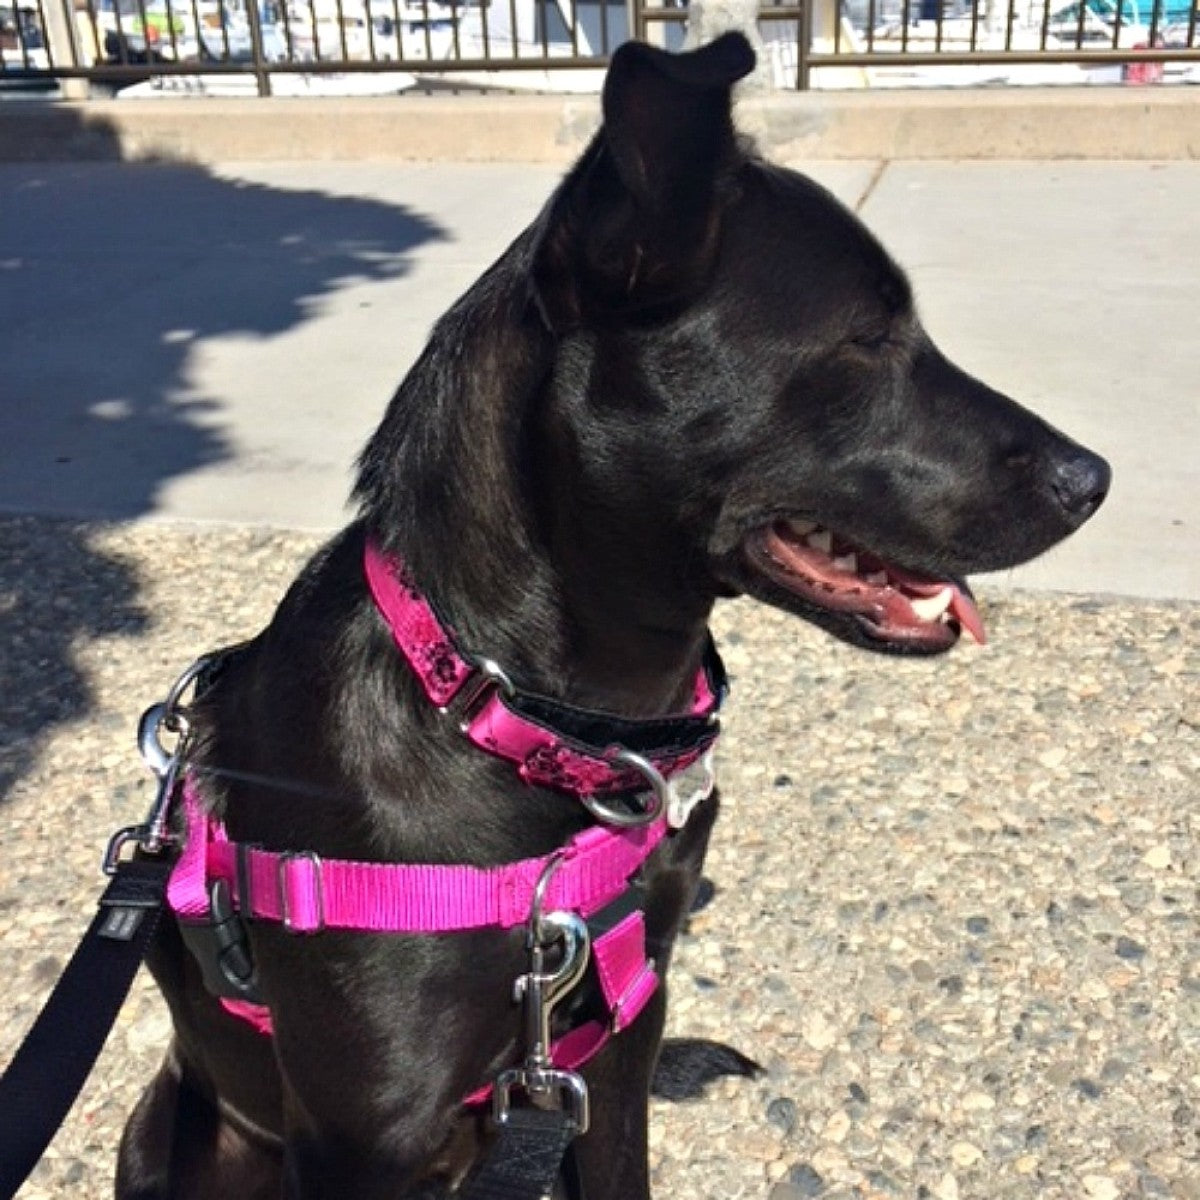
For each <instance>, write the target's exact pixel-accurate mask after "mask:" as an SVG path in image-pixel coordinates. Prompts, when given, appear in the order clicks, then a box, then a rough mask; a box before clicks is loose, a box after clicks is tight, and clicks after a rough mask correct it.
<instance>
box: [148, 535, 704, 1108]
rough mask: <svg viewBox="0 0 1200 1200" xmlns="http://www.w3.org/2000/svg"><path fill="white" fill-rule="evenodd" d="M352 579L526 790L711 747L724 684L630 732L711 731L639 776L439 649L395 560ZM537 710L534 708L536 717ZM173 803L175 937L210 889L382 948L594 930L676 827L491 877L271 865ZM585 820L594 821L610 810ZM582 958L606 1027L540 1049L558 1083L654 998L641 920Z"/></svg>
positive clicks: (593, 788) (578, 787)
mask: <svg viewBox="0 0 1200 1200" xmlns="http://www.w3.org/2000/svg"><path fill="white" fill-rule="evenodd" d="M365 570H366V576H367V580H368V583H369V586H370V589H371V592H372V595H373V596H374V598H375V602H376V605H377V606H378V608H379V611H380V612H381V614H382V615H383V616H384V618H385V620H386V621H387V623H388V625H389V627H390V628H391V631H392V635H393V637H394V639H395V641H396V644H397V646H398V647H399V648H400V650H401V652H402V653H403V655H404V657H405V659H406V660H407V661H408V663H409V664H410V666H411V667H412V669H413V671H414V672H415V673H416V675H417V676H418V678H419V679H420V680H421V683H422V685H423V687H424V690H425V692H426V694H427V695H428V697H429V699H430V700H431V701H432V702H433V703H434V704H436V705H437V706H438V707H439V708H440V709H442V710H448V709H449V708H450V706H452V705H453V706H454V707H455V708H456V710H457V711H458V713H459V714H460V718H461V728H462V730H463V732H464V733H465V734H466V736H467V737H468V738H469V739H470V740H471V741H472V742H473V743H474V744H475V745H477V746H479V747H480V748H482V749H484V750H487V751H488V752H489V753H492V754H496V755H498V756H500V757H502V758H505V759H508V760H509V761H511V762H513V763H514V764H516V767H517V771H518V773H519V774H520V776H521V778H522V779H524V780H525V781H526V782H528V783H530V784H537V785H542V786H550V787H555V788H558V789H560V790H567V791H573V792H575V793H576V794H577V795H578V796H579V797H580V798H581V799H583V800H584V801H585V802H587V801H588V800H589V799H591V798H592V797H594V796H596V795H598V794H603V795H611V794H613V793H617V792H628V791H630V790H632V789H636V788H639V787H642V788H644V787H645V785H646V781H647V771H648V770H649V771H650V772H652V773H655V772H656V773H660V774H661V777H662V779H670V777H671V776H672V775H674V774H676V773H678V772H681V771H683V770H685V769H686V768H687V767H689V766H690V765H691V764H693V763H695V762H696V761H697V760H698V759H700V758H701V757H702V756H703V755H704V754H705V753H707V751H708V750H709V749H710V747H711V745H712V743H713V741H715V738H716V735H717V726H716V722H715V719H713V718H714V714H715V712H716V709H717V708H718V706H719V703H720V699H721V691H722V685H721V683H720V682H714V681H713V680H710V678H709V675H708V673H707V672H706V671H704V670H702V671H701V672H700V673H699V675H698V677H697V680H696V684H695V688H694V691H695V699H694V704H693V708H692V712H691V713H689V714H687V716H686V717H684V718H674V719H669V720H667V721H665V722H646V723H641V724H644V725H648V726H652V727H653V729H652V732H654V733H657V732H660V731H664V730H670V729H671V727H672V724H673V722H674V723H675V724H676V725H677V724H678V723H679V722H680V721H694V720H695V719H696V718H700V719H701V720H702V721H703V722H704V723H705V725H706V726H707V727H708V729H709V730H710V731H711V732H710V733H706V734H704V735H703V736H701V737H700V738H699V739H698V740H697V742H696V744H693V745H688V746H678V745H676V746H672V747H668V748H667V749H665V750H657V751H656V750H648V751H647V753H646V754H645V756H644V757H643V756H639V755H634V756H630V757H631V758H632V760H633V761H635V762H636V763H637V764H638V765H636V766H629V765H627V762H628V761H629V760H628V759H624V760H623V759H621V758H618V757H617V756H616V755H614V754H613V753H611V752H610V751H609V750H607V749H597V748H595V747H590V746H587V745H585V744H583V743H581V742H578V741H575V740H566V739H564V738H563V737H562V736H561V735H560V734H559V733H558V732H556V731H555V730H554V729H552V728H550V727H548V726H547V725H545V724H543V723H541V722H539V721H538V720H536V719H534V718H533V717H532V716H530V715H528V714H527V713H525V712H523V711H521V705H522V697H521V695H520V694H519V693H517V692H516V689H515V688H513V687H512V686H511V684H509V682H508V680H507V677H506V676H504V674H503V672H502V671H501V670H500V669H499V668H497V667H495V665H494V664H490V663H482V664H481V665H478V666H477V665H475V664H474V663H473V662H472V661H471V660H470V659H468V658H467V657H466V656H464V655H462V654H461V653H460V652H459V651H458V649H457V648H456V645H455V642H454V639H453V636H452V635H451V634H450V633H449V632H448V631H447V630H446V628H445V627H444V626H443V625H442V623H441V622H440V621H439V620H438V618H437V616H436V615H435V613H434V611H433V609H432V607H431V606H430V604H429V603H428V601H426V600H425V599H424V597H422V596H421V595H420V593H419V592H418V591H417V590H416V588H415V587H414V586H413V585H412V583H411V581H410V580H409V579H408V577H407V575H406V573H405V571H404V568H403V566H402V565H401V564H400V563H399V562H397V561H395V560H387V559H385V558H384V557H383V556H382V555H381V554H380V553H379V552H378V551H376V550H375V548H374V547H373V546H372V545H371V544H370V543H368V546H367V550H366V555H365ZM541 703H543V702H541V701H538V700H537V698H534V702H533V704H532V708H533V711H534V712H535V713H536V712H537V710H538V705H539V704H541ZM545 703H548V702H545ZM630 724H632V723H630ZM651 777H652V778H653V775H652V776H651ZM182 798H183V811H184V817H185V822H186V836H185V840H184V844H183V849H182V852H181V854H180V857H179V860H178V862H177V864H176V866H175V868H174V870H173V873H172V875H171V879H170V883H169V885H168V891H167V896H168V901H169V903H170V905H171V907H172V909H173V910H174V911H175V913H176V914H177V915H178V916H179V918H180V919H181V921H182V922H184V923H185V925H186V924H187V923H189V922H194V923H201V922H204V921H206V920H208V919H209V917H210V914H211V911H212V900H211V896H212V891H211V889H212V888H213V885H214V884H215V883H217V882H218V881H220V882H221V883H223V884H224V886H225V887H226V888H227V889H228V892H229V895H230V896H231V897H232V900H233V903H234V905H235V907H236V910H237V912H238V913H239V914H240V916H241V917H242V918H243V919H255V920H267V921H277V922H280V923H281V924H282V925H283V926H284V928H285V929H287V930H288V931H289V932H291V933H294V934H297V935H302V934H316V933H319V932H320V931H321V930H323V929H342V930H354V931H358V932H364V933H365V932H372V933H393V934H446V933H452V932H455V931H460V930H468V929H483V928H494V929H513V928H515V927H517V926H521V925H526V924H528V923H529V922H530V920H531V918H532V917H533V915H534V914H535V911H540V909H541V908H543V907H544V908H545V909H546V910H550V909H553V910H556V911H564V912H569V913H575V914H578V915H579V916H581V917H582V918H584V919H586V918H589V917H593V916H594V915H595V914H596V913H598V912H599V911H600V910H601V909H603V908H605V907H606V906H607V905H609V904H611V903H612V902H613V901H614V900H616V899H617V898H618V897H620V896H621V895H622V894H623V893H624V892H625V891H626V890H627V889H628V888H629V886H630V880H631V879H632V877H633V876H634V875H635V874H636V873H637V871H638V870H639V868H640V867H641V866H642V864H643V863H644V862H645V861H646V859H647V858H649V856H650V855H651V853H653V851H654V849H655V848H656V847H657V846H658V845H659V844H660V843H661V842H662V840H663V838H664V837H666V836H667V835H668V833H669V831H670V827H671V825H672V824H678V823H680V822H679V821H678V820H677V819H673V818H672V813H669V812H668V811H666V809H665V807H663V808H660V810H659V811H657V812H656V815H655V816H654V817H653V819H652V820H649V821H644V822H640V823H637V824H625V825H616V826H615V827H611V828H610V827H605V826H603V825H596V826H591V827H589V828H587V829H585V830H584V831H583V832H582V833H579V834H577V835H576V836H575V837H573V838H572V839H571V840H570V841H569V842H567V844H566V845H565V846H564V847H562V848H561V849H560V850H558V851H556V852H555V853H554V854H551V855H548V856H546V857H544V858H533V859H525V860H522V861H519V862H514V863H508V864H506V865H504V866H499V867H490V868H480V867H470V866H446V865H422V864H407V863H369V862H354V861H347V860H337V859H322V858H320V857H319V856H318V855H316V854H314V853H311V852H295V851H286V852H282V853H277V852H273V851H268V850H263V849H260V848H259V847H257V846H250V845H244V844H239V843H236V842H233V841H231V840H230V839H229V837H228V834H227V832H226V830H225V827H224V824H223V823H222V822H221V821H219V820H217V819H216V818H214V817H213V816H212V815H211V814H209V813H207V812H206V811H205V807H204V804H203V802H202V800H201V798H200V796H199V794H198V792H197V789H196V785H195V780H194V778H192V777H187V778H186V779H185V781H184V784H183V787H182ZM695 798H696V797H693V798H692V799H693V800H694V799H695ZM593 811H597V810H593ZM599 811H600V812H601V815H603V813H605V812H607V811H608V810H607V809H602V810H599ZM677 815H678V814H675V816H676V817H677ZM684 817H685V818H686V813H684ZM539 885H541V887H542V888H543V894H541V895H538V891H539ZM591 956H592V961H593V962H594V964H595V968H596V977H597V979H598V981H599V987H600V991H601V993H602V995H603V998H604V1003H605V1007H606V1009H607V1011H608V1013H609V1019H608V1021H607V1022H606V1023H602V1022H600V1021H593V1022H589V1023H587V1024H585V1025H582V1026H580V1027H578V1028H575V1029H572V1030H571V1031H570V1032H569V1033H567V1034H566V1035H565V1036H563V1037H561V1038H559V1039H558V1040H557V1041H555V1042H554V1044H553V1046H552V1048H551V1051H550V1059H551V1061H552V1062H553V1064H554V1065H555V1066H556V1067H561V1068H563V1069H567V1070H569V1069H572V1068H575V1067H578V1066H581V1065H582V1064H583V1063H585V1062H587V1061H588V1060H589V1059H590V1058H592V1057H593V1056H594V1055H595V1054H596V1053H597V1052H598V1051H599V1050H600V1048H601V1047H602V1046H603V1045H604V1044H605V1043H606V1042H607V1040H608V1038H609V1037H610V1035H611V1034H613V1033H616V1032H619V1031H620V1030H622V1029H624V1028H626V1027H627V1026H628V1025H629V1024H631V1023H632V1022H633V1021H634V1020H635V1019H636V1018H637V1016H638V1014H639V1013H640V1012H641V1011H642V1009H643V1008H644V1007H645V1005H646V1002H647V1001H648V1000H649V999H650V997H651V996H652V995H653V993H654V991H655V989H656V987H657V985H658V976H657V974H656V972H655V970H654V963H653V960H648V959H647V957H646V946H645V918H644V916H643V914H642V913H641V912H640V911H636V910H635V911H633V912H631V913H629V914H628V915H626V916H625V917H623V918H622V919H620V920H619V921H618V922H617V923H616V924H615V925H614V926H613V927H612V928H611V929H608V930H606V931H604V932H602V933H600V934H599V935H598V936H596V937H595V938H594V940H593V941H592V943H591ZM221 1003H222V1005H224V1007H225V1008H226V1010H227V1011H228V1012H230V1013H231V1014H232V1015H234V1016H236V1017H239V1018H241V1019H243V1020H245V1021H248V1022H249V1023H250V1024H251V1025H253V1026H254V1028H255V1029H257V1030H258V1031H259V1032H261V1033H264V1034H270V1033H272V1032H273V1027H272V1022H271V1014H270V1010H269V1009H268V1008H267V1007H266V1006H264V1005H261V1004H256V1003H251V1002H249V1001H247V1000H242V999H231V998H227V997H221ZM491 1090H492V1087H491V1085H487V1086H485V1087H483V1088H480V1089H479V1090H478V1091H476V1092H474V1093H472V1095H470V1096H468V1097H467V1098H466V1101H465V1103H468V1104H475V1103H479V1102H482V1101H483V1100H485V1099H486V1098H487V1097H488V1095H489V1094H490V1093H491Z"/></svg>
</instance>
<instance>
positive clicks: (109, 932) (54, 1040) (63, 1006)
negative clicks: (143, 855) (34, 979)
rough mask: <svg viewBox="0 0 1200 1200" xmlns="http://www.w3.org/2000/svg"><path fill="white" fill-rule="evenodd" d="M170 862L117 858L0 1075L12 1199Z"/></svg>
mask: <svg viewBox="0 0 1200 1200" xmlns="http://www.w3.org/2000/svg"><path fill="white" fill-rule="evenodd" d="M170 874H171V863H170V862H168V861H165V860H160V859H141V860H134V861H129V862H122V863H120V864H119V865H118V867H117V871H116V874H115V875H114V876H113V878H112V881H111V882H110V883H109V885H108V887H107V888H106V889H105V891H104V895H103V896H101V897H100V909H99V912H97V913H96V916H95V918H94V919H93V921H92V923H91V925H90V926H89V927H88V931H87V932H86V933H85V934H84V935H83V940H82V941H81V942H80V943H79V946H78V947H77V948H76V950H75V953H74V955H73V956H72V958H71V961H70V962H69V963H68V964H67V969H66V970H65V971H64V972H63V973H62V976H61V978H60V979H59V981H58V983H57V984H56V985H55V988H54V991H53V992H51V993H50V998H49V1000H47V1001H46V1004H45V1006H44V1007H43V1008H42V1011H41V1013H40V1014H39V1015H38V1019H37V1020H36V1021H35V1022H34V1025H33V1028H32V1029H31V1030H30V1031H29V1034H28V1035H27V1036H26V1038H25V1041H24V1042H22V1044H21V1047H20V1049H18V1051H17V1053H16V1056H15V1057H14V1058H13V1060H12V1062H11V1063H10V1064H9V1067H8V1070H7V1071H5V1073H4V1076H3V1078H0V1197H3V1198H4V1200H10V1198H11V1197H12V1195H13V1194H14V1193H15V1192H16V1190H17V1188H19V1187H20V1186H21V1184H22V1183H24V1182H25V1179H26V1177H27V1176H28V1175H29V1173H30V1171H32V1170H33V1168H34V1167H35V1166H36V1165H37V1161H38V1159H39V1158H41V1156H42V1152H43V1151H44V1150H45V1149H46V1147H47V1146H48V1145H49V1144H50V1139H51V1138H52V1137H54V1135H55V1133H56V1132H57V1131H58V1127H59V1126H60V1125H61V1124H62V1123H63V1121H64V1120H65V1119H66V1115H67V1113H68V1111H69V1110H70V1108H71V1105H72V1104H74V1102H75V1098H76V1096H78V1095H79V1090H80V1088H82V1087H83V1084H84V1080H86V1079H87V1077H88V1074H89V1073H90V1072H91V1069H92V1067H93V1065H94V1064H95V1062H96V1058H97V1056H98V1055H99V1053H100V1050H101V1048H102V1047H103V1045H104V1042H105V1039H106V1038H107V1037H108V1032H109V1030H110V1029H112V1027H113V1022H114V1021H116V1019H117V1013H118V1011H119V1010H120V1007H121V1004H122V1003H123V1001H124V1000H125V997H126V996H127V995H128V993H129V988H130V985H131V984H132V983H133V977H134V976H135V975H136V974H137V969H138V966H139V965H140V963H141V961H142V959H143V958H144V957H145V954H146V950H147V949H148V947H149V944H150V938H151V937H152V936H153V934H154V930H155V929H156V928H157V926H158V920H159V917H160V916H161V915H162V911H163V902H164V899H165V895H166V889H167V879H168V877H169V876H170Z"/></svg>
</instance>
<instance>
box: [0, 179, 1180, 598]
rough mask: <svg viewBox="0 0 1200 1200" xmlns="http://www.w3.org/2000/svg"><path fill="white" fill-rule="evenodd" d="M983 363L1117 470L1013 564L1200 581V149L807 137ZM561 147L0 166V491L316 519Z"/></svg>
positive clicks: (300, 523)
mask: <svg viewBox="0 0 1200 1200" xmlns="http://www.w3.org/2000/svg"><path fill="white" fill-rule="evenodd" d="M793 165H803V167H804V169H806V170H808V171H809V172H810V173H811V174H813V175H814V176H816V177H817V178H818V179H820V180H822V181H823V182H824V183H826V184H827V185H828V186H830V187H831V188H832V189H833V190H834V191H835V192H836V193H837V194H838V195H840V196H841V197H842V198H843V199H844V200H845V201H847V202H848V203H850V204H852V205H854V206H855V207H857V208H859V210H860V211H861V213H862V215H863V217H864V218H865V219H866V221H867V222H868V224H869V225H871V226H872V227H873V228H874V229H875V230H876V232H877V233H878V234H879V235H880V236H881V237H882V239H883V240H884V242H885V243H886V244H887V245H888V246H889V247H890V248H891V249H892V251H893V253H894V254H895V256H896V257H897V258H898V259H899V261H900V262H901V263H902V264H903V265H905V266H906V267H907V268H908V269H909V270H910V272H911V273H912V275H913V277H914V280H915V282H916V285H917V292H918V296H919V300H920V303H921V307H922V309H923V312H924V315H925V318H926V323H927V325H928V326H929V328H930V330H931V331H932V332H933V334H934V336H935V337H936V338H937V339H938V340H939V342H940V343H941V344H942V346H943V348H944V349H945V350H946V351H947V352H948V353H949V354H950V355H951V356H952V357H954V358H955V359H957V360H958V361H959V362H960V363H961V364H962V365H963V366H965V367H966V368H967V369H968V370H971V371H973V372H974V373H976V374H978V375H980V376H981V377H983V378H985V379H987V380H988V381H989V382H990V383H992V384H993V385H995V386H996V387H998V388H1000V389H1002V390H1005V391H1007V392H1009V394H1011V395H1013V396H1015V397H1017V398H1018V399H1021V400H1022V401H1023V402H1026V403H1028V404H1029V405H1030V406H1031V407H1033V408H1035V409H1036V410H1037V411H1039V412H1041V413H1042V414H1043V415H1045V416H1046V417H1047V418H1048V419H1049V420H1051V421H1052V422H1053V423H1055V424H1057V425H1060V426H1061V427H1063V428H1064V429H1066V430H1067V431H1068V432H1070V433H1071V434H1072V435H1073V436H1075V437H1077V438H1078V439H1079V440H1081V441H1084V442H1086V443H1088V444H1090V445H1092V446H1094V447H1095V448H1097V449H1099V450H1100V451H1102V452H1103V453H1105V454H1106V455H1107V456H1108V457H1109V458H1110V459H1111V460H1112V462H1113V464H1114V467H1115V470H1116V483H1115V488H1114V492H1113V495H1112V497H1111V498H1110V501H1109V503H1108V504H1107V505H1106V507H1105V509H1104V510H1103V511H1102V512H1101V514H1100V515H1099V516H1098V517H1097V518H1096V520H1095V521H1094V522H1093V523H1092V525H1090V526H1089V527H1088V528H1087V529H1086V530H1085V531H1083V533H1082V534H1081V535H1080V536H1079V537H1078V538H1076V539H1074V540H1072V541H1071V542H1070V543H1069V544H1068V545H1066V546H1064V547H1063V548H1061V549H1060V550H1058V551H1056V552H1054V553H1053V554H1052V555H1050V556H1048V558H1047V559H1046V560H1044V561H1043V562H1040V563H1037V564H1034V565H1032V566H1030V567H1028V568H1025V569H1022V570H1020V571H1014V572H1012V573H1011V574H1010V575H1009V576H1008V577H1007V578H1008V579H1009V580H1010V581H1011V582H1012V583H1014V584H1017V585H1020V586H1031V587H1045V588H1054V589H1065V590H1072V591H1084V592H1106V593H1116V594H1125V595H1130V596H1155V597H1164V598H1171V597H1181V598H1192V599H1196V598H1200V523H1198V521H1197V518H1196V515H1195V511H1194V509H1195V500H1196V497H1197V495H1198V494H1200V489H1198V487H1197V483H1198V480H1200V470H1198V468H1197V465H1196V463H1197V458H1198V454H1197V451H1198V450H1200V412H1198V409H1200V399H1198V395H1200V392H1198V388H1197V366H1198V365H1200V364H1198V360H1200V237H1197V233H1196V219H1195V214H1196V212H1198V211H1200V162H1196V161H1172V162H1162V163H1148V162H1098V161H1094V162H1047V161H1024V162H916V161H888V162H881V161H868V160H864V161H844V162H809V163H805V164H799V163H793ZM560 171H561V168H560V167H558V166H550V165H522V164H515V163H493V164H482V163H479V164H464V163H459V164H454V163H440V164H429V165H417V164H412V163H401V162H297V161H288V162H283V161H278V162H270V163H238V164H236V165H234V164H226V165H215V166H204V165H191V164H183V163H123V162H90V163H62V162H34V163H25V164H18V163H12V164H4V165H0V213H2V214H3V219H2V220H0V396H2V398H3V403H2V404H0V511H5V512H32V513H43V514H59V515H64V516H78V517H85V518H117V519H138V520H172V521H199V522H205V521H218V522H231V523H245V524H265V525H273V526H280V527H294V528H304V529H308V528H312V529H325V528H332V527H334V526H336V525H337V524H339V523H340V522H341V521H342V520H343V519H344V517H345V510H344V508H343V502H344V499H345V496H346V493H347V490H348V487H349V481H350V478H351V466H352V461H353V458H354V455H355V454H356V453H357V451H358V449H359V447H360V446H361V445H362V443H363V441H364V440H365V438H366V436H367V435H368V433H369V432H370V430H371V429H372V427H373V426H374V425H375V423H376V422H377V421H378V419H379V417H380V415H381V413H382V411H383V408H384V406H385V405H386V403H387V400H388V398H389V397H390V395H391V392H392V390H393V389H394V387H395V384H396V383H397V382H398V380H399V379H400V377H401V375H402V374H403V372H404V371H405V370H406V369H407V368H408V366H409V365H410V364H411V363H412V361H413V359H414V358H415V356H416V354H417V353H418V351H419V349H420V346H421V345H422V343H423V341H424V338H425V336H426V334H427V332H428V329H429V327H430V325H431V323H432V322H433V321H434V320H435V319H436V317H437V316H438V314H439V313H441V312H442V311H443V310H444V309H445V307H446V306H447V305H448V304H449V303H450V302H451V301H452V300H453V299H454V298H455V297H456V296H457V295H458V294H460V293H461V291H462V290H463V289H464V288H465V287H466V286H467V285H468V284H469V283H470V282H471V281H472V280H473V279H474V278H475V277H476V276H477V275H478V274H479V272H480V271H481V270H482V269H483V267H484V266H486V265H487V264H488V263H489V262H490V261H492V259H494V258H495V256H496V255H497V254H498V253H499V252H500V251H501V250H502V249H503V247H504V246H505V244H506V243H507V242H508V240H509V239H510V238H511V236H512V235H513V234H515V233H516V232H517V231H518V230H519V229H520V228H521V227H522V226H523V225H524V224H525V223H526V222H527V221H528V219H529V218H530V217H531V216H532V215H533V213H534V212H535V211H536V210H537V208H538V206H539V205H540V203H541V202H542V200H543V199H544V197H545V196H546V194H547V193H548V192H549V190H550V189H551V188H552V187H553V185H554V183H555V182H556V180H557V178H558V177H559V174H560Z"/></svg>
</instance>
